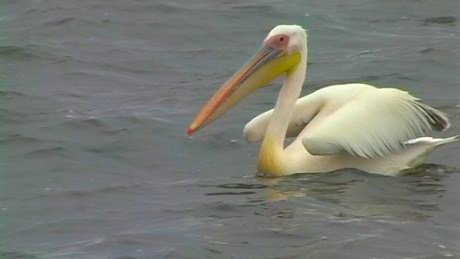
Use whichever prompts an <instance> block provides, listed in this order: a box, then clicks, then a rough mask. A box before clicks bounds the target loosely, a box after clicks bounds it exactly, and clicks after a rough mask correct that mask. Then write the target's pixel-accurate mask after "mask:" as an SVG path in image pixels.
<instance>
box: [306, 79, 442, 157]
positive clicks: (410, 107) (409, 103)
mask: <svg viewBox="0 0 460 259" xmlns="http://www.w3.org/2000/svg"><path fill="white" fill-rule="evenodd" d="M330 100H331V101H333V96H331V97H330ZM320 115H321V113H320V114H319V116H320ZM449 126H450V124H449V120H448V119H447V117H446V115H445V114H444V113H442V112H440V111H438V110H436V109H434V108H431V107H429V106H427V105H425V104H423V103H420V102H419V100H418V99H417V98H415V97H413V96H411V95H410V94H408V93H407V92H403V91H400V90H397V89H392V88H383V89H377V88H375V90H371V91H364V92H363V93H361V94H359V95H357V96H355V97H354V98H353V99H352V100H350V101H348V102H347V103H345V104H344V105H342V106H341V107H340V108H338V109H337V110H335V112H333V113H331V114H329V115H328V116H327V117H323V120H322V121H321V123H318V124H316V125H315V126H314V127H312V128H309V129H308V130H307V131H305V132H303V133H302V136H301V138H302V143H303V144H304V146H305V148H306V149H307V150H308V152H310V153H311V154H313V155H330V154H336V153H340V152H344V151H345V152H348V153H350V154H352V155H355V156H360V157H365V158H373V157H381V156H385V155H388V154H390V153H392V152H395V151H397V150H399V149H400V148H401V147H403V146H404V142H405V141H407V140H410V139H413V138H416V137H419V136H423V135H424V134H425V133H426V132H428V131H430V130H445V129H447V128H448V127H449Z"/></svg>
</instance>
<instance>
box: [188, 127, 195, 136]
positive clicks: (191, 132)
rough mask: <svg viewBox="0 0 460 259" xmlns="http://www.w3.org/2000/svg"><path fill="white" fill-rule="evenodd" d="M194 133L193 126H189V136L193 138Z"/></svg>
mask: <svg viewBox="0 0 460 259" xmlns="http://www.w3.org/2000/svg"><path fill="white" fill-rule="evenodd" d="M193 133H195V131H194V130H193V129H192V128H187V136H189V137H190V138H191V137H193Z"/></svg>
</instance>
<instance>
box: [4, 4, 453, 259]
mask: <svg viewBox="0 0 460 259" xmlns="http://www.w3.org/2000/svg"><path fill="white" fill-rule="evenodd" d="M458 10H460V2H458V1H456V0H451V1H447V0H446V1H425V0H422V1H403V2H400V1H377V0H371V1H367V0H366V1H364V0H354V1H346V2H344V1H314V0H313V1H300V0H296V1H289V2H287V1H275V0H273V1H261V0H253V1H243V0H231V1H210V0H187V1H186V0H170V1H166V0H164V1H121V0H115V1H90V0H85V1H58V0H49V1H40V0H35V1H12V0H3V1H0V60H1V62H0V120H1V124H0V143H1V144H0V152H1V157H0V158H1V159H0V179H1V181H0V219H1V221H0V257H4V258H152V257H159V258H215V257H217V258H231V257H234V258H337V257H341V258H440V257H454V258H455V257H460V241H459V240H460V213H459V211H460V203H459V202H458V197H460V189H459V188H458V186H460V174H459V170H458V169H457V168H459V167H460V159H459V154H460V145H449V146H445V147H443V148H441V149H439V150H438V151H437V152H436V153H434V154H433V155H432V156H431V158H430V159H429V161H428V162H427V163H428V165H426V166H423V167H422V168H420V169H418V170H416V171H415V172H412V173H410V174H407V175H404V176H400V177H383V176H378V175H369V174H365V173H360V172H356V171H352V170H346V171H341V172H334V173H328V174H322V175H298V176H293V177H285V178H280V179H263V178H257V177H255V156H256V154H257V148H258V146H257V145H250V144H247V143H245V142H244V139H243V137H242V132H241V129H242V127H243V125H244V123H245V122H247V121H248V120H249V119H251V118H252V117H253V116H255V115H257V114H258V113H260V112H262V111H265V110H267V109H270V108H272V107H273V105H274V101H275V98H276V94H277V91H278V90H279V87H278V86H277V85H279V82H277V83H274V84H273V86H272V87H268V88H265V89H264V90H263V91H260V92H259V93H256V94H255V95H254V96H253V97H251V98H249V99H248V100H247V101H245V102H244V103H243V104H242V105H240V106H239V107H237V108H235V109H234V110H233V111H231V112H230V113H228V114H227V115H226V116H224V117H223V118H222V119H221V120H219V121H218V122H216V123H215V124H213V125H212V126H209V127H207V128H206V129H203V130H201V131H200V132H199V133H197V135H196V137H195V138H194V139H189V138H188V137H186V135H185V128H186V126H187V124H188V123H189V122H190V120H191V119H192V117H193V115H194V113H195V112H196V111H197V110H198V109H199V107H200V106H201V105H202V104H203V102H204V101H205V100H206V99H207V98H208V97H209V96H210V95H211V93H212V92H214V90H215V89H216V87H219V85H220V84H221V83H222V82H223V81H225V80H226V79H227V78H228V77H229V76H230V75H231V73H232V72H233V71H234V70H235V69H237V68H238V66H239V65H241V64H243V63H244V62H245V61H246V60H247V58H248V57H250V55H251V54H252V53H253V52H254V51H255V50H256V49H258V48H259V46H260V43H261V41H262V39H263V38H264V36H265V35H266V33H267V32H268V31H270V29H271V28H272V27H274V26H275V25H277V24H282V23H287V24H300V25H302V26H304V27H306V28H307V29H308V34H309V58H310V60H309V68H308V69H309V70H308V75H307V77H308V79H307V80H308V82H307V83H306V84H305V87H304V93H305V94H306V93H309V92H311V91H313V90H315V89H318V88H321V87H323V86H326V85H328V84H333V83H348V82H366V83H372V84H374V85H378V86H394V87H399V88H402V89H405V90H408V91H410V92H411V93H413V94H414V95H416V96H418V97H420V98H422V99H423V100H425V101H426V102H427V103H429V104H430V105H433V106H434V107H437V108H438V109H440V110H442V111H444V112H446V113H448V114H450V116H451V122H452V128H451V130H450V131H449V132H445V133H442V134H438V135H437V136H448V135H455V134H460V127H459V125H460V119H459V116H460V99H459V96H460V87H459V82H460V80H459V73H458V71H460V61H459V60H460V54H459V53H460V31H459V29H460V28H459V21H458V18H459V17H458Z"/></svg>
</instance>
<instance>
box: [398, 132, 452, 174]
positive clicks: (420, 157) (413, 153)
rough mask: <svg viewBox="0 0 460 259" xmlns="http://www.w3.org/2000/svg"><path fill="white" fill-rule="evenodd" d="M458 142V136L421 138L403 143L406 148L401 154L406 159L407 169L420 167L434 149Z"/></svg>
mask: <svg viewBox="0 0 460 259" xmlns="http://www.w3.org/2000/svg"><path fill="white" fill-rule="evenodd" d="M459 140H460V135H457V136H452V137H449V138H432V137H422V138H416V139H411V140H408V141H406V142H404V145H405V146H406V148H405V149H404V152H402V153H401V155H402V157H405V159H407V161H408V163H407V165H408V167H409V168H411V167H415V166H418V165H421V164H422V163H423V162H424V161H425V160H426V158H427V157H428V155H429V154H430V153H431V151H433V150H434V149H435V148H437V147H439V146H442V145H445V144H448V143H452V142H456V141H459Z"/></svg>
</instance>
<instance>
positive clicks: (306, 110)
mask: <svg viewBox="0 0 460 259" xmlns="http://www.w3.org/2000/svg"><path fill="white" fill-rule="evenodd" d="M306 68H307V35H306V31H305V30H304V29H303V28H302V27H300V26H297V25H279V26H276V27H275V28H274V29H273V30H272V31H271V32H270V33H269V34H268V36H267V37H266V39H265V40H264V42H263V46H262V48H261V49H260V50H259V51H258V52H257V53H256V54H255V55H254V56H253V58H251V59H250V60H249V61H248V63H246V65H245V66H244V67H243V68H242V69H240V70H239V71H237V72H236V73H235V74H234V75H233V76H232V77H231V78H230V79H229V80H228V81H227V82H226V83H225V84H224V85H223V86H222V87H221V88H220V89H219V90H218V91H217V92H216V93H215V94H214V96H213V97H212V98H211V99H210V100H209V101H208V102H207V103H206V105H204V106H203V108H202V109H201V110H200V112H199V113H198V114H197V115H196V117H195V119H194V120H193V122H192V123H191V124H190V126H189V127H188V129H187V133H188V135H189V136H191V135H192V134H193V133H194V132H195V131H196V130H198V129H199V128H201V127H203V126H205V125H207V124H209V123H210V122H212V121H214V120H215V119H217V118H218V117H220V116H221V115H222V114H223V113H225V112H226V111H227V110H229V109H230V108H231V107H233V106H234V105H236V104H237V103H238V102H240V101H241V100H242V99H243V98H244V97H246V96H247V95H249V94H250V93H252V92H254V91H255V90H257V89H258V88H261V87H262V86H264V85H266V84H267V83H268V82H270V81H272V80H273V79H275V78H277V77H278V76H280V75H284V83H283V86H282V88H281V90H280V93H279V96H278V100H277V102H276V105H275V108H274V109H272V110H269V111H267V112H265V113H262V114H261V115H259V116H257V117H255V118H254V119H252V120H251V121H250V122H249V123H248V124H246V126H245V127H244V135H245V137H246V140H248V141H249V142H258V141H262V145H261V148H260V151H259V157H258V162H257V164H258V171H259V173H261V174H263V175H267V176H281V175H289V174H295V173H319V172H329V171H334V170H338V169H344V168H354V169H358V170H361V171H365V172H370V173H378V174H385V175H394V174H396V173H397V172H399V171H401V170H404V169H408V168H411V167H415V166H417V165H420V164H421V163H423V161H424V160H425V158H426V157H427V155H428V153H429V152H430V151H432V150H433V149H435V148H436V147H438V146H440V145H443V144H446V143H449V142H453V141H457V140H459V139H460V136H455V137H450V138H431V137H421V138H417V137H420V136H423V134H425V133H427V132H429V131H431V130H438V131H442V130H446V129H447V128H449V126H450V124H449V120H448V118H447V117H446V115H445V114H444V113H442V112H440V111H438V110H436V109H434V108H432V107H430V106H428V105H426V104H423V103H421V102H419V99H417V98H415V97H413V96H411V95H410V94H408V93H407V92H403V91H401V90H398V89H393V88H382V89H378V88H375V87H373V86H371V85H366V84H344V85H332V86H328V87H325V88H322V89H320V90H317V91H316V92H314V93H312V94H309V95H307V96H305V97H303V98H300V99H298V98H299V96H300V91H301V89H302V85H303V82H304V79H305V73H306ZM286 137H295V139H294V140H293V141H292V142H291V143H290V144H289V145H288V146H287V147H285V139H286Z"/></svg>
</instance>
